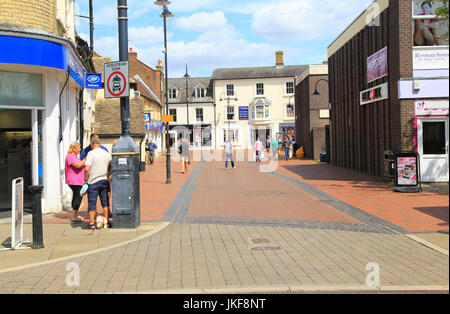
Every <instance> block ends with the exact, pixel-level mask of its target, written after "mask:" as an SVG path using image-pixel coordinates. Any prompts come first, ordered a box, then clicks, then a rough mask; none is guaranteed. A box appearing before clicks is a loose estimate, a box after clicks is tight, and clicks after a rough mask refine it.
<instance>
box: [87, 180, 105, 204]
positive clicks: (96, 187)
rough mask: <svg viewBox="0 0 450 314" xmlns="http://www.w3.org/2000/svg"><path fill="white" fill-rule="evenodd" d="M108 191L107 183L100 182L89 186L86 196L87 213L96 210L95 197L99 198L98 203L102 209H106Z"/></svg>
mask: <svg viewBox="0 0 450 314" xmlns="http://www.w3.org/2000/svg"><path fill="white" fill-rule="evenodd" d="M108 189H109V181H108V180H101V181H98V182H95V183H94V184H90V185H89V188H88V190H87V195H88V211H96V210H97V197H98V196H100V202H101V203H102V208H106V207H108V204H109V202H108Z"/></svg>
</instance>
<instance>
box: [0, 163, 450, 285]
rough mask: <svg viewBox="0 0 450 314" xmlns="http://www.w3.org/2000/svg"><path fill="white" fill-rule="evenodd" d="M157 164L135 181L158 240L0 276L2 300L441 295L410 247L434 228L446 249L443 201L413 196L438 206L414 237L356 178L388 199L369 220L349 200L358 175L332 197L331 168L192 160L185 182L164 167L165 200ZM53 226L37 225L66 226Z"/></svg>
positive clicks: (434, 270) (427, 260)
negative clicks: (272, 168)
mask: <svg viewBox="0 0 450 314" xmlns="http://www.w3.org/2000/svg"><path fill="white" fill-rule="evenodd" d="M308 165H315V166H317V167H318V168H317V169H316V172H317V173H318V177H321V180H322V182H321V183H320V184H319V183H317V182H314V180H312V179H311V178H309V179H305V178H304V177H303V175H305V174H304V172H302V171H301V167H307V166H308ZM164 166H165V165H164V161H163V160H162V159H158V160H157V163H156V165H153V166H152V167H149V169H147V171H146V172H145V173H143V174H142V178H141V195H145V196H143V197H142V199H141V202H142V206H141V208H142V213H141V214H142V217H144V218H143V221H142V226H146V225H147V224H155V223H160V224H161V226H162V227H161V228H160V229H159V230H158V231H157V232H153V233H151V234H149V235H148V236H146V233H142V232H141V233H140V234H139V236H137V237H135V238H134V239H127V241H126V243H123V244H121V243H120V242H118V243H117V244H116V245H114V246H111V247H110V248H108V247H106V248H104V249H100V250H99V249H96V250H92V251H85V252H83V253H82V254H77V255H74V256H66V257H64V258H59V259H58V260H51V259H48V260H46V261H42V262H40V263H36V264H35V265H34V266H33V265H31V266H27V265H24V266H22V267H20V268H16V269H11V268H9V270H8V269H1V268H0V293H234V292H242V293H254V292H281V293H287V292H289V293H292V292H301V291H303V292H305V291H306V292H320V291H336V292H339V291H341V292H342V291H363V292H364V291H373V290H376V291H389V290H399V291H448V282H449V277H448V274H449V260H448V251H446V250H445V249H442V247H438V246H435V245H432V244H430V243H428V242H424V241H423V242H419V241H416V240H414V239H413V237H416V236H418V237H420V234H421V233H424V232H435V231H437V230H438V231H440V232H441V235H443V236H444V237H445V236H446V239H447V242H448V194H447V195H442V193H437V194H436V193H431V192H423V194H422V195H420V196H419V195H415V196H414V197H415V198H416V199H415V202H416V203H418V204H420V203H421V202H424V203H425V204H426V202H427V200H428V202H429V203H430V205H433V206H432V207H436V208H440V207H444V206H445V203H444V201H445V198H447V218H445V215H444V216H443V214H442V210H440V209H438V213H439V215H435V216H431V215H430V217H428V220H427V222H426V224H422V229H421V230H420V231H419V232H416V231H415V230H417V228H418V227H417V226H420V225H421V224H420V221H413V220H414V219H416V220H420V219H421V217H422V216H421V215H423V213H418V214H417V215H416V216H414V215H413V214H411V215H410V219H409V221H408V220H407V219H403V220H402V223H398V221H399V220H398V219H397V218H396V217H397V216H396V215H395V214H393V215H391V216H392V217H393V218H392V219H386V217H391V216H389V215H388V214H386V212H388V211H390V212H395V209H391V207H390V206H391V204H389V203H392V202H396V203H397V204H399V203H401V201H400V199H401V198H404V199H405V200H407V199H408V198H409V197H412V196H411V195H407V194H397V193H394V192H393V191H389V188H388V187H387V186H386V185H383V184H384V183H381V182H375V181H373V182H372V183H370V181H369V180H371V178H364V180H367V181H365V183H364V185H365V189H366V191H367V193H366V195H367V198H369V199H370V198H372V197H373V193H376V191H380V189H381V187H383V189H384V190H383V193H384V194H385V195H389V197H390V198H389V197H388V196H386V199H385V200H383V199H382V198H381V199H378V200H375V201H374V202H376V204H375V205H376V206H378V207H381V206H382V205H380V204H382V203H383V202H385V204H386V206H385V212H383V213H384V214H383V215H376V213H375V212H373V211H371V206H372V207H373V206H375V205H374V204H373V203H372V202H368V203H366V204H365V203H364V202H362V201H361V199H359V198H357V201H355V198H354V197H352V196H351V195H352V193H356V194H359V195H360V194H361V189H363V188H362V183H361V181H358V180H357V178H355V177H354V178H353V180H345V179H346V178H345V175H346V174H345V172H342V173H341V175H340V180H341V181H342V182H341V185H342V189H344V190H345V191H346V192H345V193H341V195H340V193H336V192H339V186H335V185H334V189H332V190H333V191H334V192H331V190H330V189H328V188H327V187H328V186H330V185H333V184H332V183H330V181H327V174H326V173H328V178H333V171H341V170H339V169H335V168H332V167H330V166H329V165H325V164H319V163H311V162H305V161H299V160H293V161H291V162H290V163H289V164H287V163H282V162H280V164H279V166H278V169H277V171H276V172H273V173H263V172H260V171H259V168H258V165H257V164H256V163H254V162H251V161H242V162H237V168H236V169H228V170H225V169H224V167H223V163H222V162H194V163H193V164H192V165H191V167H190V169H189V174H188V175H187V176H183V175H182V174H181V173H177V168H176V167H177V166H178V164H175V163H174V164H173V167H174V168H175V169H174V177H173V181H174V183H173V184H174V186H173V187H172V192H171V194H170V195H171V196H170V195H169V194H167V195H168V196H167V197H166V198H164V195H162V190H167V189H169V190H170V189H171V188H170V187H167V186H166V185H164V184H161V182H163V181H164V175H165V173H164V169H165V168H164ZM289 167H292V169H291V168H289ZM321 167H322V168H321ZM326 167H329V168H326ZM347 174H348V173H347ZM348 175H353V174H348ZM327 182H328V183H327ZM327 184H328V185H327ZM352 184H355V185H357V186H358V187H357V188H356V187H354V186H353V187H352ZM370 184H373V185H374V187H373V188H371V187H370ZM144 192H145V193H144ZM444 194H445V193H444ZM427 197H428V198H427ZM397 198H398V199H397ZM158 199H164V202H163V204H166V205H164V206H161V205H155V208H156V209H155V212H154V213H153V214H152V208H151V207H152V206H148V204H147V203H148V202H152V203H155V204H156V203H159V202H158ZM168 199H170V202H169V201H168ZM358 202H359V203H358ZM405 204H406V205H405V207H404V208H399V209H398V210H399V211H400V210H401V212H402V215H404V213H405V212H407V211H408V210H410V211H411V213H412V210H413V209H412V208H411V209H410V208H409V207H408V206H409V205H408V202H407V201H405ZM439 204H441V206H438V205H439ZM442 204H444V205H442ZM435 205H436V206H435ZM428 213H431V211H428ZM61 217H63V216H62V215H59V216H58V215H57V217H54V218H52V219H50V220H47V223H48V224H46V225H45V227H48V228H51V227H52V226H56V225H59V224H67V221H65V220H63V219H61ZM445 224H446V225H445ZM142 226H141V227H140V228H143V227H142ZM411 226H416V227H414V228H415V229H414V230H413V231H411V229H410V228H411ZM45 227H44V228H45ZM44 230H45V229H44ZM445 230H447V233H446V234H445ZM96 232H98V231H96ZM100 232H102V234H104V235H105V236H107V235H108V232H110V233H112V232H113V230H108V229H106V230H101V231H100ZM116 236H117V234H116ZM67 245H76V244H73V243H70V244H69V243H68V244H67ZM14 253H17V252H8V253H7V254H14ZM3 254H5V253H3ZM1 257H2V255H0V259H1ZM0 265H1V263H0ZM74 267H75V268H74ZM74 269H79V272H78V273H77V274H79V277H78V278H79V281H78V282H77V280H76V279H77V277H76V276H75V277H74V276H72V274H73V270H74ZM378 274H379V277H378ZM378 279H379V280H378ZM74 280H75V281H74Z"/></svg>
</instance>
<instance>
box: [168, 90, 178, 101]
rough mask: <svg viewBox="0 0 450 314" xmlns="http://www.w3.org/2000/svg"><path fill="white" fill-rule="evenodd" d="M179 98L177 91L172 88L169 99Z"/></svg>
mask: <svg viewBox="0 0 450 314" xmlns="http://www.w3.org/2000/svg"><path fill="white" fill-rule="evenodd" d="M176 98H177V89H176V88H173V87H170V88H169V99H176Z"/></svg>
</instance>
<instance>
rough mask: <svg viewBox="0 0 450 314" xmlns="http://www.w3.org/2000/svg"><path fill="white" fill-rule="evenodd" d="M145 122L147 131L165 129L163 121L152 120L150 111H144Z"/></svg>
mask: <svg viewBox="0 0 450 314" xmlns="http://www.w3.org/2000/svg"><path fill="white" fill-rule="evenodd" d="M144 123H145V129H146V130H147V131H162V130H163V129H164V128H163V125H162V123H161V122H158V121H152V119H151V116H150V113H144Z"/></svg>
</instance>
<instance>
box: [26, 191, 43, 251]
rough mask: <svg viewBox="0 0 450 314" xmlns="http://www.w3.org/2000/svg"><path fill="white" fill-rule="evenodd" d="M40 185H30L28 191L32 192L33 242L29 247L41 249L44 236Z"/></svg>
mask: <svg viewBox="0 0 450 314" xmlns="http://www.w3.org/2000/svg"><path fill="white" fill-rule="evenodd" d="M43 188H44V187H43V186H42V185H31V186H30V187H29V190H30V192H31V193H32V194H33V244H32V245H31V248H33V249H42V248H43V247H44V237H43V231H42V205H41V193H42V189H43Z"/></svg>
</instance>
